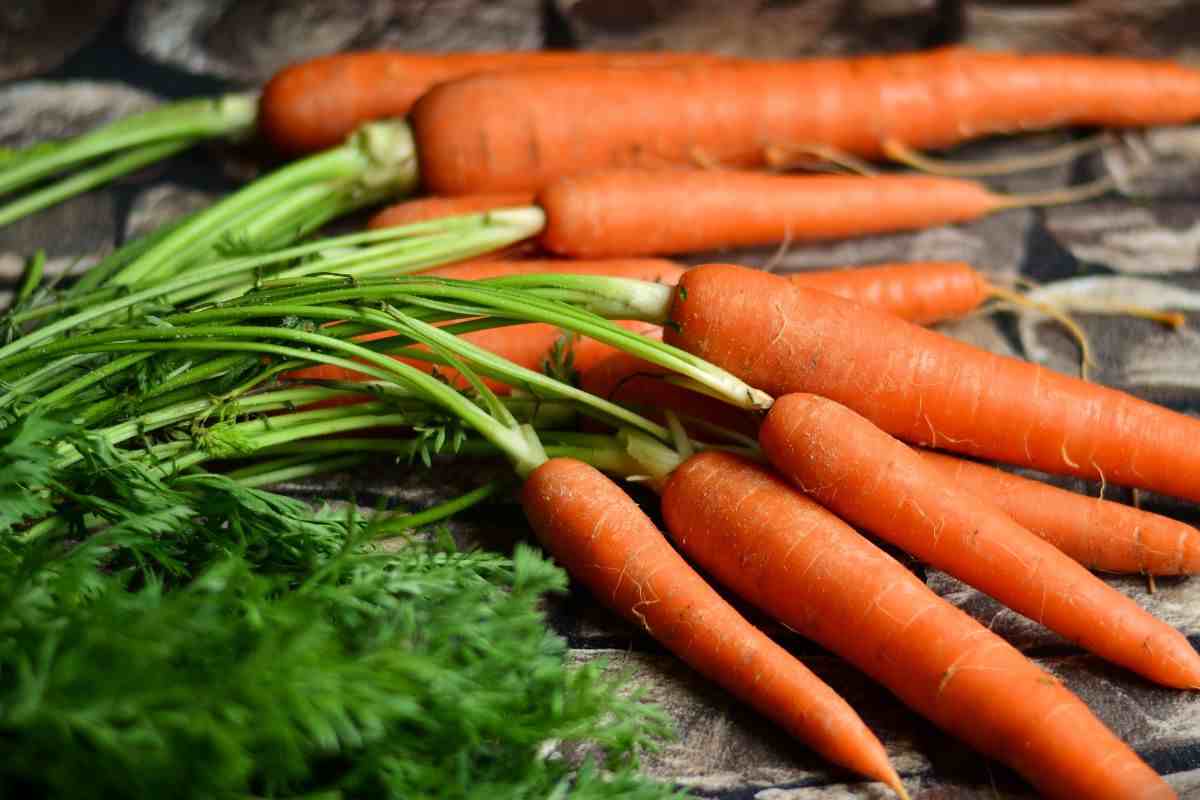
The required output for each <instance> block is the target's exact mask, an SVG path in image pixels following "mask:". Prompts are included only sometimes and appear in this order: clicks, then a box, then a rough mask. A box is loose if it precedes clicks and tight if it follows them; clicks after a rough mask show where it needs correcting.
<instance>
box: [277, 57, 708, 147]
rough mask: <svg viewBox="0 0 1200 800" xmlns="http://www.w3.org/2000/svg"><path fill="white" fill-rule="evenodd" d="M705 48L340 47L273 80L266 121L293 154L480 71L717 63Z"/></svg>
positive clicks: (331, 141)
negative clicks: (408, 49) (411, 49)
mask: <svg viewBox="0 0 1200 800" xmlns="http://www.w3.org/2000/svg"><path fill="white" fill-rule="evenodd" d="M718 58H719V57H718V56H715V55H708V54H703V53H666V52H663V53H650V52H647V53H599V52H581V51H528V52H480V53H461V52H460V53H413V52H400V51H364V52H355V53H337V54H334V55H329V56H323V57H321V58H314V59H312V60H310V61H304V62H301V63H299V64H293V65H292V66H290V67H287V68H285V69H283V70H281V71H280V72H278V73H276V75H275V76H274V77H272V78H271V80H270V81H268V83H267V85H266V86H265V87H264V88H263V93H262V98H261V100H260V101H259V109H258V113H259V126H260V128H261V130H262V131H263V133H264V134H266V136H267V138H268V139H269V140H270V141H271V143H272V144H273V145H274V146H275V147H277V148H278V149H279V150H280V151H281V152H283V153H285V154H298V153H308V152H313V151H316V150H323V149H325V148H327V147H333V146H334V145H336V144H338V143H340V142H341V141H342V140H343V139H344V138H346V137H347V136H349V135H350V134H351V133H353V132H354V130H355V129H356V128H357V127H358V126H359V125H361V124H362V123H364V122H369V121H371V120H375V119H383V118H386V117H402V116H404V115H405V114H407V113H408V110H409V108H410V107H411V106H412V104H413V103H414V102H415V101H416V99H417V98H418V97H420V96H421V95H422V94H424V93H425V91H426V90H428V89H429V88H430V87H431V86H433V85H434V84H437V83H441V82H442V81H447V80H451V79H454V78H460V77H462V76H464V75H471V74H475V73H479V72H488V71H494V70H500V69H503V70H511V69H525V68H557V67H571V66H577V65H589V66H600V65H606V64H617V65H653V64H671V63H688V62H691V61H702V62H703V61H716V60H717V59H718Z"/></svg>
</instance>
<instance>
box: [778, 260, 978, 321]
mask: <svg viewBox="0 0 1200 800" xmlns="http://www.w3.org/2000/svg"><path fill="white" fill-rule="evenodd" d="M786 277H787V278H788V280H790V281H791V282H792V283H793V284H794V285H796V286H804V287H807V288H809V289H819V290H821V291H822V292H830V293H832V294H836V295H838V296H840V297H844V298H846V299H847V300H853V301H854V302H856V303H862V304H864V305H868V306H873V307H875V308H878V309H880V310H882V311H886V312H888V313H889V314H894V315H896V316H897V317H900V318H902V319H906V320H908V321H909V322H914V323H916V324H918V325H928V324H931V323H934V322H943V321H945V320H950V319H958V318H960V317H964V316H966V315H967V314H969V313H971V312H972V311H974V310H975V309H977V308H979V307H980V306H981V305H983V303H984V301H985V300H987V299H988V298H989V297H991V296H992V293H993V291H994V287H993V286H992V285H991V284H990V283H989V282H988V280H987V278H986V277H984V275H983V273H981V272H979V271H978V270H977V269H975V268H974V267H972V266H971V265H970V264H967V263H965V262H962V261H923V262H914V263H911V264H874V265H871V266H867V267H851V268H845V269H833V270H815V271H813V272H793V273H791V274H789V275H787V276H786Z"/></svg>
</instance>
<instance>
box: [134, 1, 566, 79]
mask: <svg viewBox="0 0 1200 800" xmlns="http://www.w3.org/2000/svg"><path fill="white" fill-rule="evenodd" d="M542 37H543V34H542V13H541V5H540V3H539V2H537V0H492V1H491V2H488V0H446V1H445V2H438V3H430V2H417V3H413V2H406V1H405V0H353V2H338V1H337V0H304V1H303V2H286V1H285V0H260V1H259V2H253V3H245V2H236V0H137V2H135V3H134V5H133V7H132V10H131V12H130V20H129V38H130V40H131V42H132V44H133V46H134V47H135V48H136V49H137V50H138V51H140V52H142V53H144V54H146V55H147V56H149V57H151V58H154V59H156V60H158V61H162V62H165V63H168V64H173V65H176V66H179V67H182V68H184V69H188V70H191V71H193V72H207V73H213V74H217V75H223V76H227V77H231V78H237V79H240V80H244V81H252V82H253V81H261V80H265V79H266V78H268V77H270V76H271V75H272V74H273V73H274V72H276V71H277V70H278V69H280V68H281V67H284V66H286V65H288V64H291V63H293V62H296V61H302V60H305V59H309V58H313V57H314V56H318V55H324V54H326V53H332V52H337V51H344V50H362V49H387V48H392V49H397V50H527V49H533V48H537V47H539V46H541V43H542Z"/></svg>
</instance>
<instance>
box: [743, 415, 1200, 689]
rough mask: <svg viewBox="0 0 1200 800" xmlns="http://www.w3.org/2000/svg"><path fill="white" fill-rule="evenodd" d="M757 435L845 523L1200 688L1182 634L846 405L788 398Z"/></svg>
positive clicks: (1073, 635) (1118, 655)
mask: <svg viewBox="0 0 1200 800" xmlns="http://www.w3.org/2000/svg"><path fill="white" fill-rule="evenodd" d="M758 440H759V443H760V444H761V446H762V448H763V452H764V453H765V454H766V456H767V458H768V459H770V461H771V463H772V464H774V465H775V468H776V469H778V470H779V471H780V473H781V474H783V475H784V476H785V477H787V478H788V479H789V480H791V481H792V482H793V483H795V484H796V485H797V486H799V487H800V488H801V489H803V490H804V491H805V493H807V494H809V495H811V496H812V497H813V498H814V499H816V500H817V502H819V503H821V505H823V506H825V507H826V508H828V509H830V510H831V511H833V512H834V513H835V514H837V515H838V516H839V517H841V518H842V519H844V520H846V521H847V522H849V523H850V524H852V525H854V526H856V527H859V528H862V529H864V530H868V531H870V532H871V533H873V534H875V535H876V536H878V537H880V538H882V539H885V540H887V541H890V542H892V543H893V544H895V545H897V546H898V547H901V548H903V549H904V550H906V551H907V552H909V553H912V554H913V555H915V556H917V557H918V558H920V559H922V560H923V561H926V562H927V563H929V564H932V565H933V566H935V567H937V568H938V569H941V570H944V571H945V572H948V573H950V574H951V575H954V576H955V577H957V578H959V579H960V580H962V581H964V582H965V583H968V584H970V585H971V586H974V587H975V588H977V589H980V590H981V591H983V592H986V593H987V594H989V595H991V596H992V597H994V598H996V599H997V600H999V601H1000V602H1001V603H1003V604H1004V605H1006V606H1008V607H1009V608H1011V609H1013V610H1014V611H1016V612H1018V613H1021V614H1024V615H1025V616H1027V617H1029V618H1031V619H1033V620H1034V621H1035V622H1039V623H1041V624H1043V625H1045V626H1046V627H1047V628H1050V629H1051V630H1053V631H1056V632H1058V633H1060V634H1062V635H1063V636H1065V637H1066V638H1067V639H1069V640H1071V641H1073V642H1077V643H1078V644H1079V645H1080V646H1082V647H1084V648H1085V649H1087V650H1090V651H1092V652H1093V653H1096V654H1097V655H1100V656H1102V657H1103V658H1106V659H1108V660H1109V661H1113V662H1115V663H1117V664H1121V665H1123V666H1125V667H1127V668H1129V669H1131V670H1134V671H1136V672H1138V673H1139V674H1141V675H1143V676H1145V677H1147V678H1149V679H1151V680H1153V681H1157V682H1158V683H1162V684H1165V685H1167V686H1174V687H1177V688H1196V689H1200V654H1198V653H1197V652H1196V651H1195V650H1194V649H1193V648H1192V646H1191V644H1189V643H1188V641H1187V638H1186V637H1185V636H1184V635H1183V634H1181V633H1179V631H1177V630H1175V629H1174V628H1172V627H1171V626H1169V625H1167V624H1166V623H1164V622H1161V621H1160V620H1158V619H1156V618H1154V617H1153V616H1151V615H1150V614H1149V613H1147V612H1146V611H1145V610H1144V609H1142V608H1141V607H1140V606H1138V604H1137V603H1135V602H1134V601H1133V600H1131V599H1129V598H1128V597H1126V596H1125V595H1123V594H1121V593H1120V592H1118V591H1117V590H1116V589H1113V588H1112V587H1111V586H1109V585H1108V584H1106V583H1104V582H1103V581H1101V580H1100V579H1099V578H1097V577H1096V576H1095V575H1093V574H1092V573H1090V572H1088V571H1087V569H1086V568H1085V567H1083V566H1082V565H1080V564H1079V563H1077V562H1075V561H1073V560H1072V559H1071V558H1070V557H1069V556H1067V555H1066V554H1065V553H1063V552H1061V551H1059V550H1057V549H1055V547H1054V546H1053V545H1051V544H1050V543H1049V542H1047V541H1045V540H1044V539H1040V538H1038V537H1037V536H1036V535H1034V534H1032V533H1030V532H1029V531H1027V530H1026V529H1025V528H1022V527H1021V526H1020V525H1018V524H1017V523H1016V522H1014V521H1013V520H1012V518H1011V517H1009V516H1008V515H1007V514H1005V513H1004V512H1003V511H1002V510H1001V509H1000V508H999V507H997V506H995V505H993V504H992V503H990V502H989V501H988V500H987V499H986V498H984V497H983V496H981V495H978V494H976V493H974V492H970V491H968V490H966V489H962V488H959V487H957V486H956V485H955V484H953V483H952V482H951V481H950V479H949V478H948V477H947V476H946V475H945V474H944V473H943V472H942V471H941V470H939V469H937V468H936V467H934V466H933V465H932V464H930V463H928V462H926V461H925V460H923V459H922V458H921V456H920V455H918V454H917V453H916V452H914V451H913V450H912V449H911V448H909V447H908V446H907V445H905V444H904V443H903V442H901V441H899V440H897V439H895V438H893V437H891V436H889V435H888V434H887V433H885V432H884V431H882V430H880V429H879V428H877V427H876V426H874V425H872V424H871V422H870V421H869V420H867V419H865V418H864V417H862V416H860V415H858V414H856V413H854V412H853V411H851V410H850V409H848V408H846V407H845V406H843V405H841V404H839V403H836V402H834V401H832V400H828V399H826V398H823V397H818V396H816V395H812V394H801V393H797V394H789V395H785V396H783V397H780V398H778V399H777V400H776V401H775V404H774V405H773V406H772V407H771V411H770V412H769V413H768V414H767V418H766V419H765V420H764V421H763V424H762V427H761V428H760V429H759V433H758Z"/></svg>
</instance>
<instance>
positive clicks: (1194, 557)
mask: <svg viewBox="0 0 1200 800" xmlns="http://www.w3.org/2000/svg"><path fill="white" fill-rule="evenodd" d="M919 452H920V455H921V458H922V459H924V460H925V461H926V462H927V463H928V464H930V465H932V466H933V467H935V468H936V469H938V470H939V471H940V472H941V473H942V474H943V475H945V476H946V477H947V478H948V479H949V480H950V482H951V483H952V484H954V485H955V486H958V487H959V488H961V489H963V490H964V491H967V492H970V493H972V494H974V495H976V496H978V497H982V498H984V499H986V500H987V501H988V502H989V503H991V504H992V505H995V506H996V507H998V508H999V509H1001V510H1002V511H1003V512H1004V513H1005V514H1007V515H1008V516H1010V517H1012V518H1013V520H1015V521H1016V522H1017V523H1019V524H1020V525H1021V526H1022V527H1024V528H1027V529H1028V530H1030V531H1032V532H1033V533H1036V534H1037V535H1038V536H1040V537H1042V538H1043V539H1045V540H1046V541H1048V542H1050V544H1052V545H1054V546H1055V547H1057V548H1058V549H1059V550H1062V551H1063V552H1064V553H1066V554H1067V555H1069V556H1070V557H1071V558H1073V559H1075V560H1076V561H1078V562H1079V563H1080V564H1083V565H1084V566H1086V567H1088V568H1089V569H1094V570H1101V571H1104V572H1116V573H1144V574H1147V575H1193V574H1196V573H1200V531H1198V530H1196V529H1195V528H1193V527H1192V526H1191V525H1185V524H1184V523H1182V522H1179V521H1178V520H1174V519H1171V518H1170V517H1164V516H1162V515H1161V514H1152V513H1150V512H1148V511H1143V510H1141V509H1140V508H1134V507H1133V506H1127V505H1124V504H1122V503H1114V502H1112V501H1109V500H1102V499H1100V498H1098V497H1086V496H1084V495H1080V494H1076V493H1075V492H1069V491H1067V490H1065V489H1060V488H1058V487H1057V486H1051V485H1050V484H1048V483H1043V482H1042V481H1036V480H1031V479H1029V478H1023V477H1021V476H1020V475H1014V474H1012V473H1010V472H1004V471H1003V470H999V469H995V468H993V467H989V466H987V465H986V464H978V463H976V462H974V461H966V460H964V459H961V458H955V457H954V456H949V455H945V454H943V453H933V452H930V451H928V450H922V451H919Z"/></svg>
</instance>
